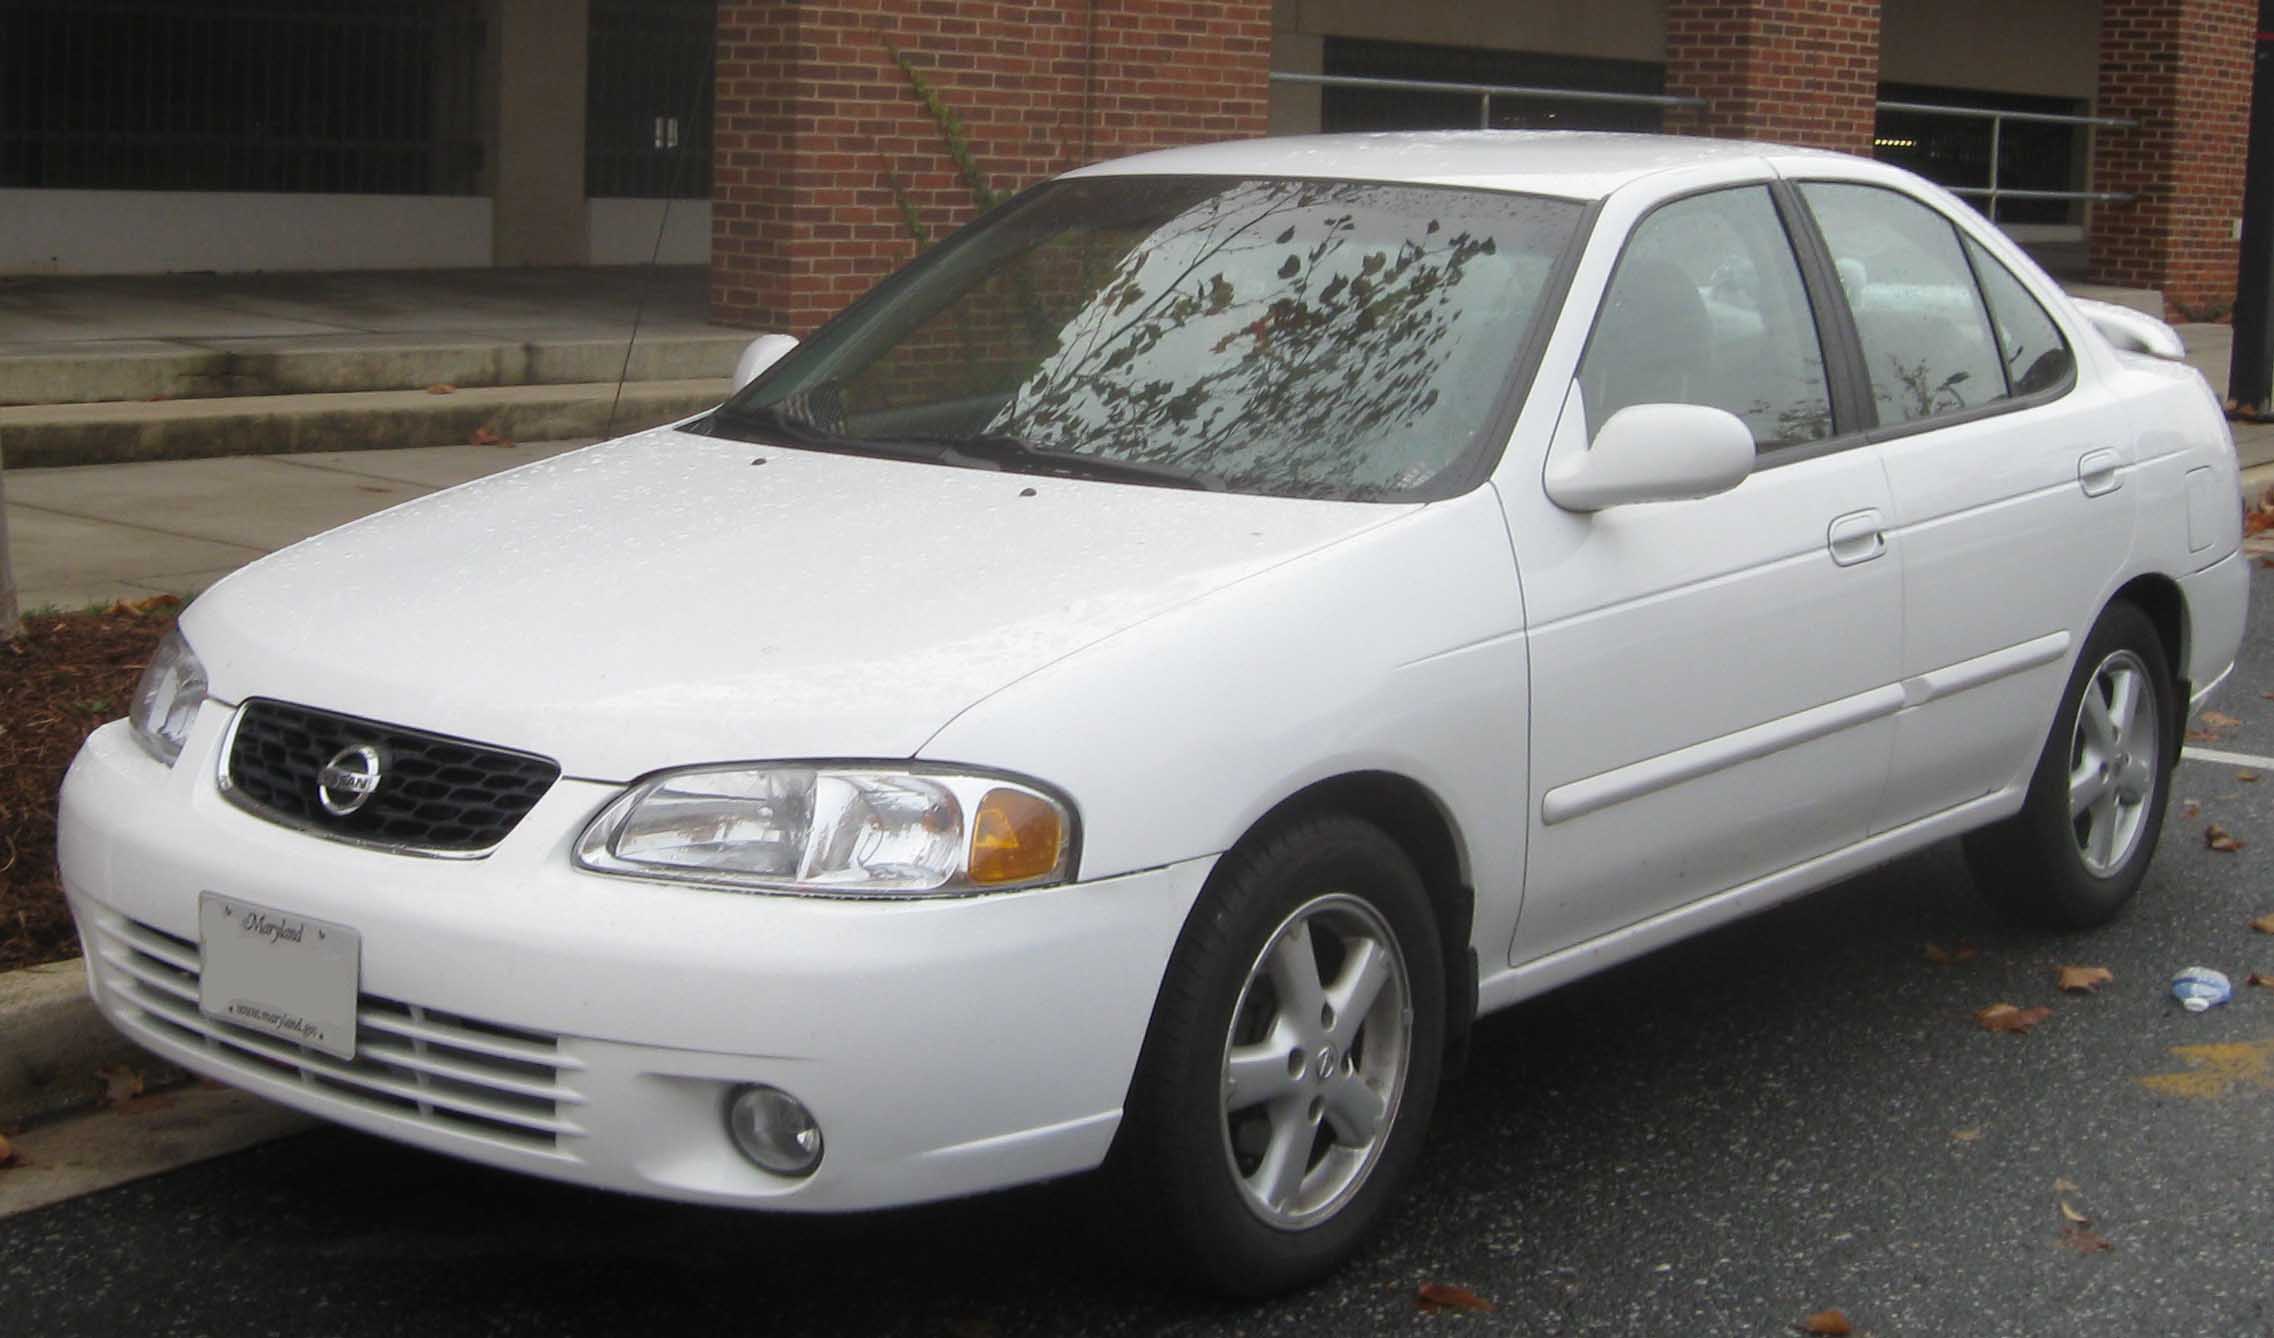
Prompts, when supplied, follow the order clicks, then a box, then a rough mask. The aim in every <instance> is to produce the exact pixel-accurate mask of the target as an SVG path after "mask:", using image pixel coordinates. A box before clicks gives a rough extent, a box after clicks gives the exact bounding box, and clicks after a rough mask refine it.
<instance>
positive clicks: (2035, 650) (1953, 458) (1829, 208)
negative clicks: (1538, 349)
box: [1798, 181, 2138, 830]
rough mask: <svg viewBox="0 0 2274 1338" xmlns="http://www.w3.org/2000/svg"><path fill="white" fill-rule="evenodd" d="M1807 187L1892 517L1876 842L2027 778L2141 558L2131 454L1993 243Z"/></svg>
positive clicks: (2120, 417) (1948, 223)
mask: <svg viewBox="0 0 2274 1338" xmlns="http://www.w3.org/2000/svg"><path fill="white" fill-rule="evenodd" d="M1798 190H1799V194H1800V196H1801V198H1802V199H1803V200H1804V201H1806V203H1807V205H1808V210H1809V212H1810V214H1811V215H1812V216H1813V218H1814V221H1815V223H1816V225H1817V226H1818V227H1819V228H1820V229H1821V231H1822V236H1823V239H1824V243H1825V245H1826V247H1827V248H1828V250H1829V252H1830V254H1831V256H1832V258H1833V261H1834V263H1835V265H1836V267H1837V270H1838V273H1839V276H1840V286H1841V288H1842V290H1843V293H1844V296H1845V300H1846V304H1847V306H1848V308H1849V309H1850V311H1851V312H1852V313H1853V319H1854V331H1855V335H1856V338H1857V339H1858V341H1859V343H1860V347H1861V352H1862V359H1863V363H1864V366H1865V369H1866V371H1867V373H1868V377H1869V384H1870V391H1871V398H1872V403H1873V407H1874V409H1875V411H1876V416H1877V418H1878V425H1877V427H1876V428H1875V429H1874V430H1873V432H1872V434H1871V435H1872V440H1873V441H1874V442H1875V443H1876V444H1877V447H1878V450H1879V453H1880V455H1881V457H1882V459H1883V460H1884V461H1885V464H1886V470H1887V478H1888V484H1889V489H1890V492H1891V494H1892V497H1893V503H1894V509H1893V513H1892V525H1891V528H1890V531H1889V533H1890V541H1891V543H1892V546H1893V547H1894V548H1895V549H1896V550H1897V552H1898V553H1899V554H1900V557H1901V564H1902V571H1903V584H1904V601H1903V646H1902V671H1901V674H1902V680H1903V687H1904V691H1905V708H1904V710H1903V712H1902V713H1901V715H1900V716H1898V717H1897V719H1896V722H1895V741H1894V759H1893V767H1892V770H1891V773H1890V777H1889V786H1888V792H1887V795H1886V797H1885V799H1884V801H1883V802H1882V804H1881V806H1880V807H1881V811H1880V814H1879V816H1878V818H1877V819H1876V820H1875V823H1874V827H1875V830H1885V829H1889V828H1893V827H1899V826H1901V825H1903V824H1905V823H1907V822H1911V821H1914V820H1917V819H1919V818H1921V817H1925V816H1927V815H1929V814H1932V813H1936V812H1940V811H1942V810H1945V809H1948V808H1952V807H1955V806H1957V805H1959V804H1963V803H1966V802H1967V801H1969V800H1973V799H1978V798H1981V797H1982V796H1984V795H1987V794H1990V793H1992V792H1994V791H1996V790H1999V789H2001V788H2003V787H2004V786H2006V785H2008V784H2011V783H2013V782H2015V781H2017V780H2020V781H2026V779H2027V774H2028V770H2029V768H2030V766H2031V765H2032V764H2033V763H2034V761H2035V759H2036V756H2037V753H2038V750H2039V747H2040V746H2041V744H2042V743H2043V741H2044V736H2045V731H2046V729H2047V728H2048V726H2049V722H2050V720H2051V718H2052V712H2053V708H2054V704H2055V702H2056V701H2057V700H2058V698H2059V696H2060V692H2061V688H2062V685H2063V683H2064V682H2065V681H2066V676H2067V673H2068V666H2069V662H2070V660H2071V659H2072V658H2073V657H2074V655H2075V653H2076V650H2077V647H2078V645H2079V643H2081V642H2082V640H2083V638H2084V635H2085V632H2086V631H2087V630H2089V628H2090V626H2091V623H2092V620H2093V618H2094V617H2095V616H2096V615H2097V612H2098V607H2097V606H2098V603H2099V600H2100V597H2101V593H2102V592H2103V591H2105V590H2106V589H2107V587H2108V583H2109V581H2110V579H2111V578H2112V577H2113V575H2114V573H2116V572H2117V571H2118V570H2119V569H2120V568H2121V567H2122V566H2123V564H2124V561H2125V557H2126V554H2127V553H2128V551H2129V548H2130V544H2131V535H2132V517H2133V501H2134V498H2135V496H2136V495H2137V492H2138V489H2136V488H2130V487H2127V486H2126V483H2127V481H2128V475H2129V472H2130V469H2131V465H2132V458H2131V451H2132V443H2131V438H2130V433H2129V432H2128V431H2127V430H2126V424H2127V421H2128V420H2127V418H2126V415H2125V414H2124V413H2123V412H2122V410H2121V409H2120V408H2119V407H2118V406H2117V405H2115V404H2113V403H2111V402H2110V401H2109V399H2108V397H2107V395H2106V394H2105V393H2104V392H2102V391H2100V390H2099V389H2098V388H2097V387H2095V386H2093V385H2091V384H2090V383H2087V382H2081V381H2080V379H2079V376H2078V372H2077V368H2076V359H2075V358H2074V356H2073V354H2072V352H2071V350H2070V348H2069V346H2068V344H2067V343H2066V342H2065V340H2064V339H2063V337H2062V334H2061V331H2060V328H2059V326H2058V325H2057V324H2056V323H2055V322H2054V320H2053V319H2052V317H2051V316H2050V315H2048V314H2047V312H2046V310H2045V307H2044V304H2043V303H2041V302H2040V301H2039V300H2038V299H2037V298H2036V297H2035V296H2033V295H2032V294H2031V293H2030V291H2029V285H2028V284H2027V283H2026V282H2024V281H2023V279H2022V278H2021V277H2020V276H2019V275H2018V274H2017V273H2016V272H2015V268H2014V267H2012V266H2009V265H2008V264H2007V263H2006V262H2005V261H2003V260H2001V259H1999V258H1998V256H1996V255H1995V254H1993V253H1992V251H1991V249H1990V247H1989V246H1986V245H1984V244H1983V243H1982V242H1981V241H1978V240H1976V239H1975V238H1973V237H1971V236H1969V235H1968V234H1967V233H1966V231H1965V230H1964V229H1961V228H1960V227H1958V226H1957V225H1956V224H1955V223H1954V222H1953V221H1952V219H1951V218H1949V217H1947V216H1945V215H1944V214H1942V213H1941V212H1939V211H1937V210H1936V209H1934V208H1932V207H1930V206H1929V205H1928V204H1927V203H1925V202H1923V201H1921V200H1919V199H1917V198H1915V197H1913V196H1911V195H1909V194H1907V193H1905V192H1902V191H1898V190H1894V189H1891V188H1889V187H1885V186H1877V185H1869V184H1864V183H1860V182H1835V181H1803V182H1800V183H1799V185H1798Z"/></svg>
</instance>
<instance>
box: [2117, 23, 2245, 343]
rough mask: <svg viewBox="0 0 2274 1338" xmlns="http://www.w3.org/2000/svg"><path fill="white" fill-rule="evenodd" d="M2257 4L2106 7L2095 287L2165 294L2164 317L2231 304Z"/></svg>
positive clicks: (2213, 311) (2201, 313) (2217, 310)
mask: <svg viewBox="0 0 2274 1338" xmlns="http://www.w3.org/2000/svg"><path fill="white" fill-rule="evenodd" d="M2257 26H2258V6H2257V4H2256V0H2102V4H2101V19H2100V99H2099V106H2098V107H2097V108H2096V110H2097V111H2098V112H2099V113H2100V114H2101V115H2103V116H2122V117H2127V118H2129V119H2131V120H2133V121H2135V122H2137V124H2136V125H2135V126H2134V127H2133V128H2131V129H2128V130H2104V131H2099V132H2096V134H2097V140H2096V143H2095V151H2094V158H2095V163H2094V180H2093V189H2095V190H2104V191H2122V192H2126V193H2129V194H2132V195H2134V196H2135V197H2137V198H2135V199H2133V200H2132V201H2130V202H2128V203H2124V204H2102V205H2095V206H2093V217H2092V226H2091V228H2090V233H2091V238H2092V267H2093V277H2094V278H2095V279H2097V280H2099V281H2100V282H2103V283H2112V284H2119V285H2123V286H2125V287H2132V288H2160V289H2162V290H2163V294H2164V303H2165V307H2166V310H2167V314H2176V315H2181V316H2190V317H2205V316H2210V315H2216V314H2223V312H2224V310H2225V309H2226V308H2227V307H2229V306H2231V305H2232V303H2233V301H2234V294H2235V265H2236V247H2235V242H2234V232H2233V228H2234V220H2235V219H2237V218H2239V217H2240V216H2241V214H2242V168H2243V157H2244V154H2245V151H2246V149H2247V147H2248V144H2249V140H2250V73H2251V46H2252V39H2253V36H2254V34H2255V33H2256V31H2257Z"/></svg>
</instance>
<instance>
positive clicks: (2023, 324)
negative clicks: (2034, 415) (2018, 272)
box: [1964, 237, 2073, 395]
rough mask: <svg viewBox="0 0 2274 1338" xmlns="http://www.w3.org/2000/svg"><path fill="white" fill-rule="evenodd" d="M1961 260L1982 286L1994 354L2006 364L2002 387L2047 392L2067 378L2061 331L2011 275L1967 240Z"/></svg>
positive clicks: (2015, 391) (2067, 359) (2021, 391)
mask: <svg viewBox="0 0 2274 1338" xmlns="http://www.w3.org/2000/svg"><path fill="white" fill-rule="evenodd" d="M1964 241H1965V243H1966V258H1967V259H1968V260H1971V261H1973V262H1974V277H1976V278H1978V279H1980V280H1981V281H1982V298H1983V300H1984V301H1985V302H1987V303H1989V306H1990V321H1991V323H1992V324H1994V325H1995V326H1996V327H1997V331H1998V355H1999V357H2000V358H2002V359H2003V360H2004V362H2005V367H2006V385H2007V388H2008V389H2009V390H2010V392H2011V393H2013V394H2015V395H2034V394H2037V393H2038V392H2039V391H2043V390H2051V389H2053V388H2054V387H2056V386H2059V385H2061V384H2063V383H2064V382H2066V381H2067V380H2068V379H2069V369H2070V367H2071V366H2072V365H2073V364H2072V360H2071V355H2070V353H2069V345H2068V343H2067V341H2065V340H2063V339H2062V338H2061V328H2060V327H2059V326H2057V325H2055V324H2053V318H2052V317H2051V316H2048V315H2046V314H2045V308H2043V307H2041V306H2039V305H2037V299H2036V298H2034V297H2031V296H2030V295H2029V290H2028V289H2027V288H2024V287H2022V286H2021V280H2019V279H2017V278H2015V277H2014V276H2013V271H2012V270H2009V269H2007V268H2006V267H2005V266H2004V265H2001V264H1999V263H1998V261H1997V258H1996V257H1994V256H1992V255H1991V254H1990V253H1989V252H1988V251H1985V250H1983V249H1982V246H1981V244H1980V243H1979V242H1976V241H1975V240H1974V239H1973V238H1971V237H1968V238H1965V239H1964Z"/></svg>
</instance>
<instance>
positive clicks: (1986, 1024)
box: [1974, 1003, 2053, 1033]
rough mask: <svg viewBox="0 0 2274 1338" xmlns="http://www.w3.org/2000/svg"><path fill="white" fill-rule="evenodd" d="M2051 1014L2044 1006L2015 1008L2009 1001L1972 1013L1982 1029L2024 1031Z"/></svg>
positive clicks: (2050, 1010)
mask: <svg viewBox="0 0 2274 1338" xmlns="http://www.w3.org/2000/svg"><path fill="white" fill-rule="evenodd" d="M2051 1016H2053V1010H2052V1009H2050V1008H2045V1007H2037V1008H2016V1007H2014V1006H2013V1005H2012V1004H2009V1003H1994V1004H1991V1005H1990V1006H1989V1007H1988V1008H1985V1009H1983V1010H1982V1011H1981V1012H1979V1013H1976V1014H1975V1015H1974V1020H1975V1021H1976V1022H1978V1023H1980V1024H1981V1026H1982V1030H1984V1031H2010V1032H2016V1033H2019V1032H2026V1031H2028V1030H2029V1029H2030V1028H2031V1027H2034V1026H2036V1025H2037V1024H2038V1023H2040V1022H2043V1021H2044V1020H2045V1019H2046V1018H2049V1017H2051Z"/></svg>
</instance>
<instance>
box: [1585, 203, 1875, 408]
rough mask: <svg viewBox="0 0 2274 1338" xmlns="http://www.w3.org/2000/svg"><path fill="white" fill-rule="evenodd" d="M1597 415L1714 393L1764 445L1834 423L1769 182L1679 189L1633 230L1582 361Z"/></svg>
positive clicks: (1704, 400)
mask: <svg viewBox="0 0 2274 1338" xmlns="http://www.w3.org/2000/svg"><path fill="white" fill-rule="evenodd" d="M1579 385H1580V393H1581V395H1582V396H1583V398H1584V403H1585V404H1586V408H1587V426H1588V432H1589V436H1590V440H1592V437H1593V434H1594V433H1596V432H1599V431H1601V430H1602V427H1603V424H1604V423H1605V422H1607V421H1609V420H1610V417H1611V415H1612V414H1615V413H1617V412H1618V411H1619V410H1621V409H1624V408H1627V407H1628V406H1630V405H1636V404H1703V405H1709V406H1711V407H1713V408H1716V409H1726V410H1728V411H1729V412H1730V413H1733V414H1735V415H1737V416H1738V417H1739V418H1740V419H1743V420H1744V422H1745V425H1746V426H1747V427H1749V428H1751V429H1752V431H1753V442H1754V445H1755V446H1756V447H1758V448H1759V449H1761V450H1764V451H1765V450H1771V449H1774V448H1776V447H1779V446H1792V445H1798V444H1800V443H1803V442H1811V441H1820V440H1822V439H1823V438H1825V437H1828V436H1830V435H1831V434H1832V404H1831V392H1830V389H1829V387H1828V386H1827V385H1826V382H1825V379H1824V352H1823V346H1822V345H1821V344H1820V343H1819V342H1818V340H1817V337H1816V323H1815V320H1814V318H1813V316H1812V315H1811V313H1810V310H1809V306H1808V297H1807V290H1806V289H1805V288H1803V287H1802V285H1801V280H1800V266H1799V263H1798V262H1797V261H1795V260H1794V259H1793V255H1792V244H1791V242H1790V241H1789V240H1788V239H1787V238H1786V236H1785V230H1784V224H1783V222H1782V220H1780V219H1779V218H1778V217H1777V211H1776V205H1775V203H1774V202H1773V201H1772V200H1771V199H1770V198H1769V190H1768V187H1766V186H1742V187H1737V188H1735V189H1731V190H1720V191H1714V192H1711V193H1709V194H1705V195H1696V196H1692V197H1690V198H1688V199H1684V200H1677V201H1675V202H1674V203H1672V204H1669V205H1665V206H1664V207H1662V208H1660V209H1658V210H1657V211H1656V212H1654V213H1652V214H1651V215H1650V216H1649V217H1647V218H1645V219H1644V220H1643V221H1642V223H1641V225H1640V226H1638V227H1637V228H1636V229H1635V230H1634V234H1633V236H1632V237H1630V238H1629V239H1628V241H1627V246H1626V250H1625V252H1624V253H1623V254H1621V256H1620V257H1619V264H1618V269H1617V270H1616V271H1614V272H1613V274H1612V276H1611V283H1610V287H1609V288H1608V289H1607V290H1606V291H1605V293H1604V295H1603V307H1602V310H1601V311H1600V312H1599V313H1598V314H1597V316H1596V318H1595V329H1594V332H1593V333H1592V334H1591V335H1590V336H1589V338H1588V342H1587V352H1586V354H1585V355H1584V356H1583V357H1582V358H1581V359H1580V363H1579Z"/></svg>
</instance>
